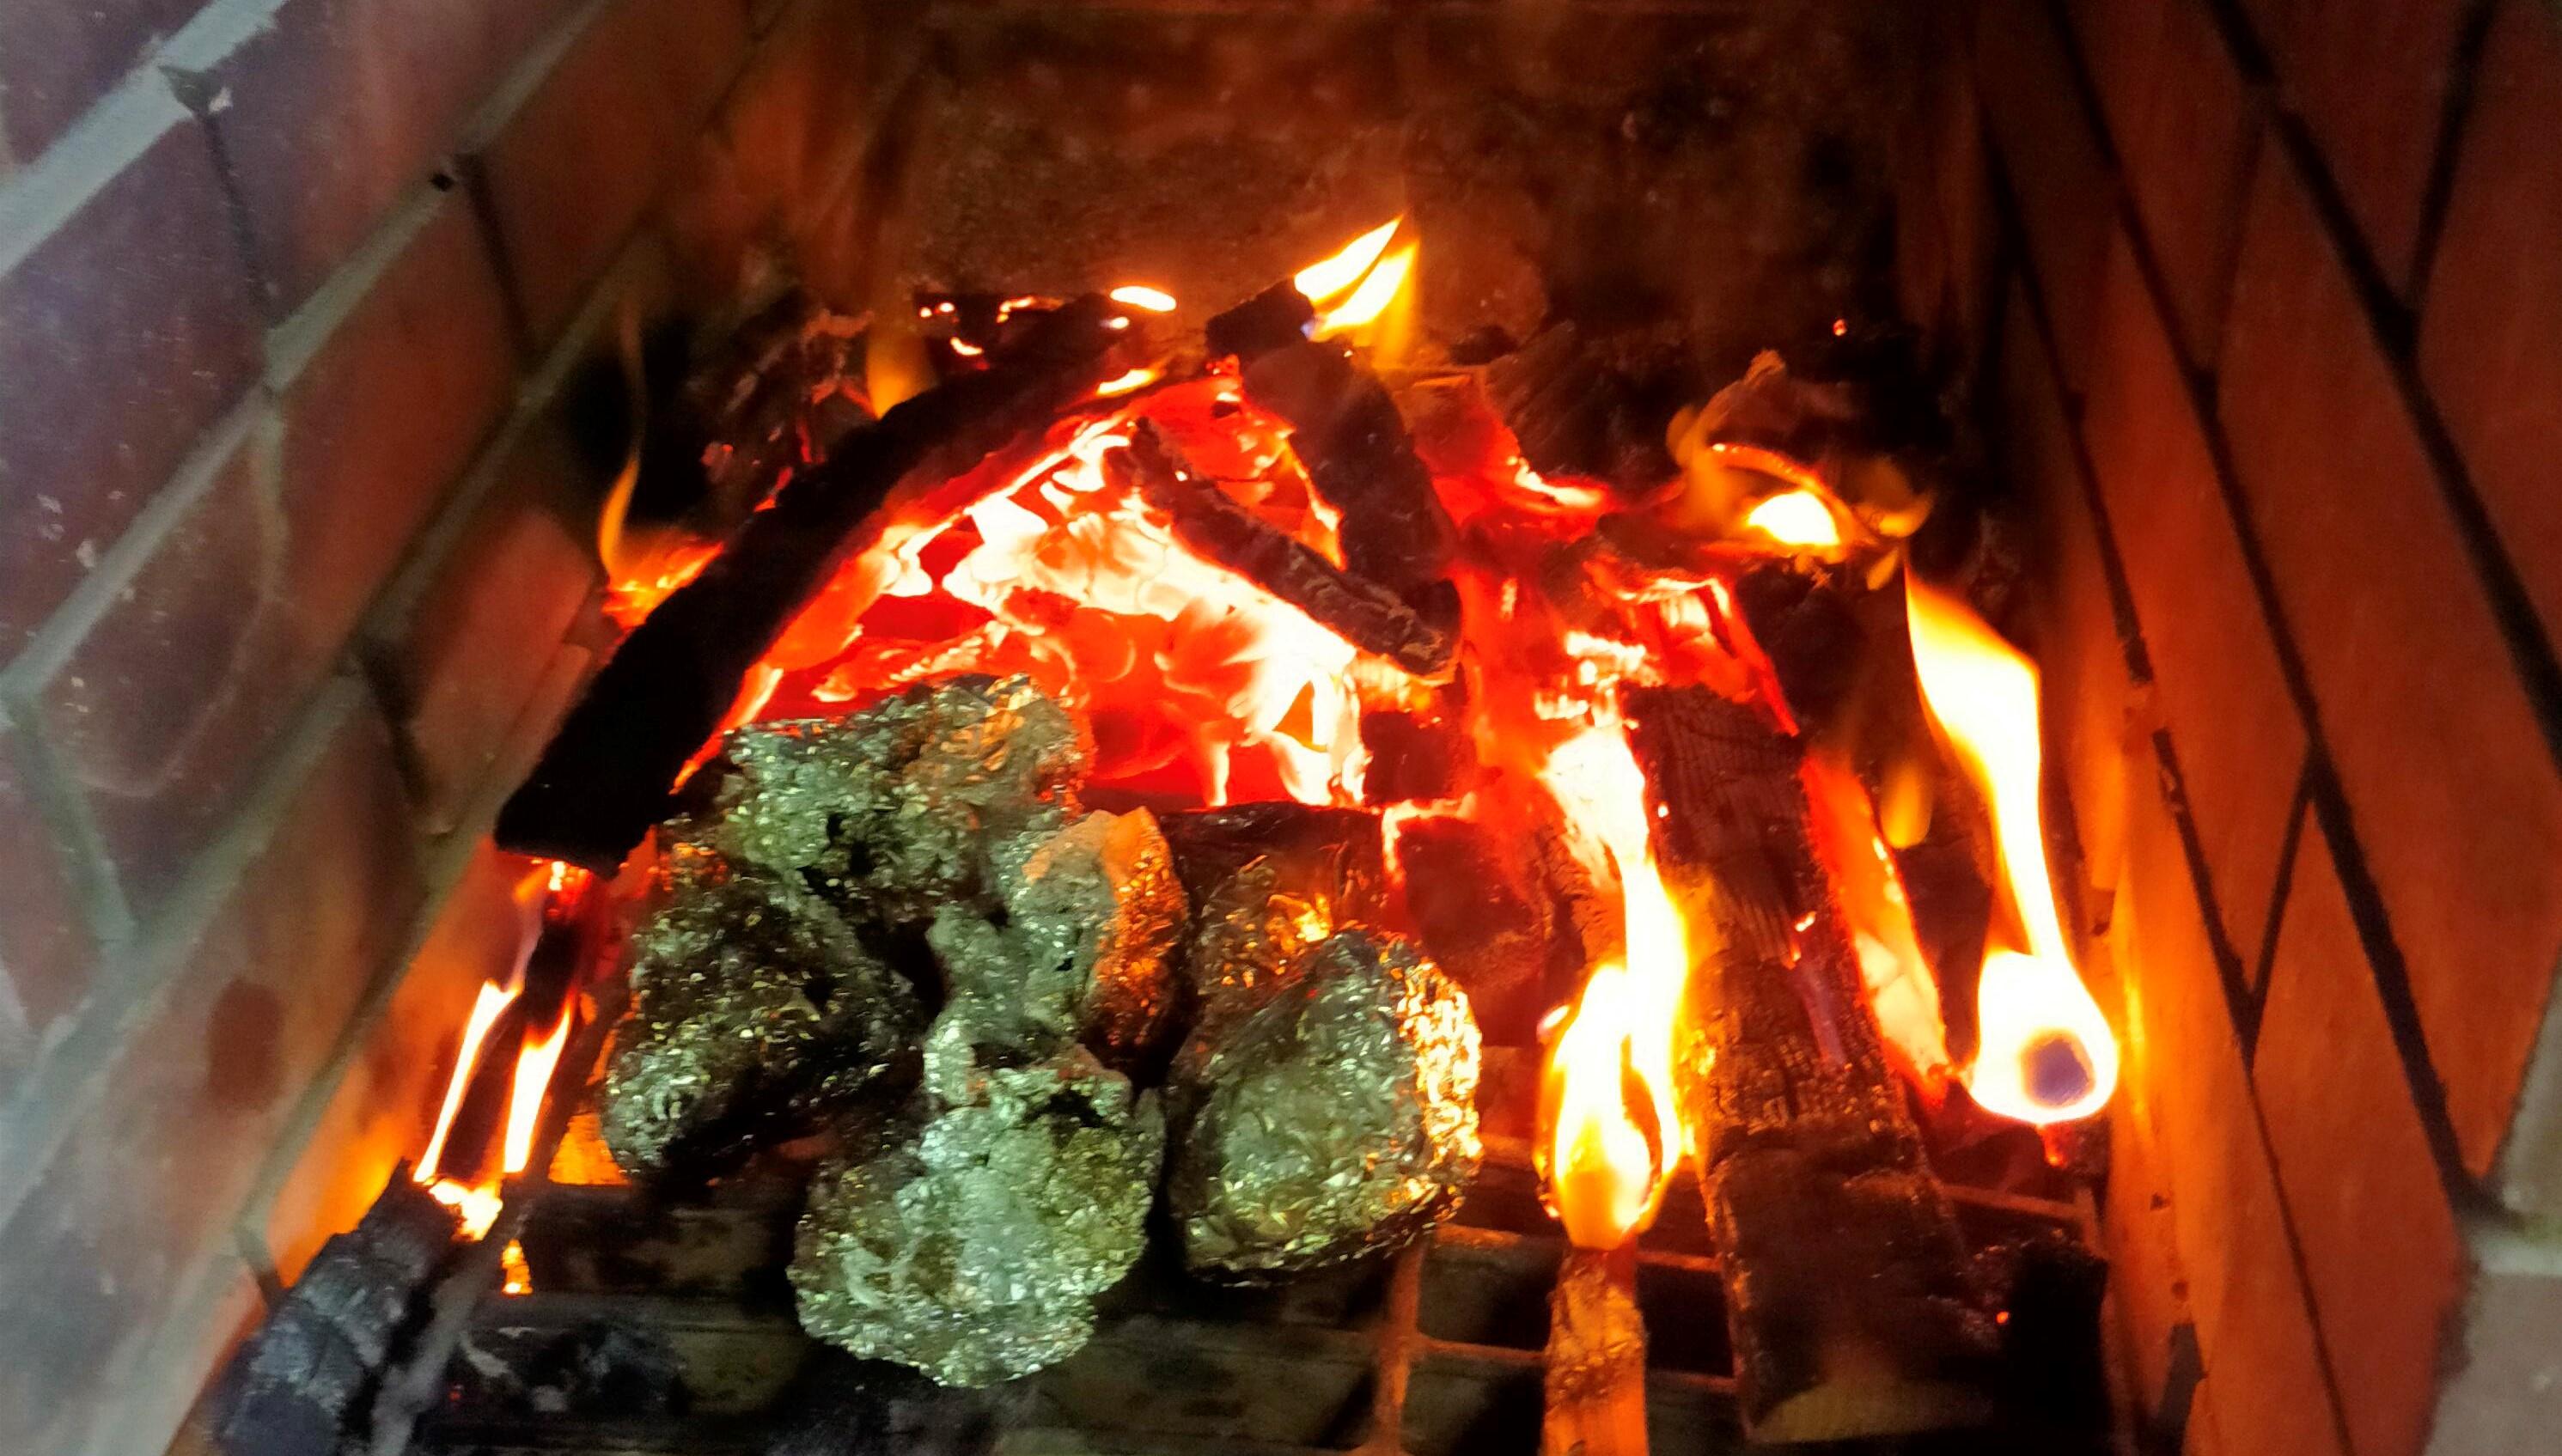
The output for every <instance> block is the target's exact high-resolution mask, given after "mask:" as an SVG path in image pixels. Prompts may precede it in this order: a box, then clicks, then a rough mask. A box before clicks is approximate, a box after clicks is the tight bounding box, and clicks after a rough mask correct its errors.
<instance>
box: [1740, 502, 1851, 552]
mask: <svg viewBox="0 0 2562 1456" xmlns="http://www.w3.org/2000/svg"><path fill="white" fill-rule="evenodd" d="M1743 524H1744V526H1745V527H1746V528H1748V529H1750V530H1755V531H1759V532H1760V533H1761V534H1762V535H1764V536H1767V537H1769V538H1770V539H1771V540H1773V541H1776V542H1778V543H1779V544H1780V545H1782V546H1801V547H1805V548H1807V549H1810V550H1829V549H1831V548H1832V547H1836V546H1839V545H1840V544H1841V543H1842V536H1841V523H1840V522H1839V521H1836V520H1834V519H1833V513H1832V508H1831V507H1830V506H1827V505H1825V504H1824V500H1823V497H1822V496H1820V495H1817V494H1816V493H1815V492H1813V491H1811V490H1782V491H1780V492H1779V493H1778V494H1776V495H1772V496H1769V497H1767V498H1765V499H1763V500H1762V501H1761V502H1760V503H1759V504H1757V505H1755V506H1753V507H1752V508H1751V509H1750V510H1748V511H1745V512H1744V513H1743Z"/></svg>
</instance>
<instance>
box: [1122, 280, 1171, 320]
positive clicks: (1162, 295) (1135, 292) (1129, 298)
mask: <svg viewBox="0 0 2562 1456" xmlns="http://www.w3.org/2000/svg"><path fill="white" fill-rule="evenodd" d="M1112 301H1113V302H1115V303H1127V304H1129V305H1130V306H1131V307H1133V308H1144V309H1146V310H1147V311H1149V312H1150V313H1172V312H1174V311H1175V295H1174V294H1172V293H1169V292H1167V291H1166V290H1165V289H1163V288H1152V287H1149V286H1148V285H1147V284H1145V283H1123V284H1122V285H1121V286H1120V287H1117V288H1114V289H1113V290H1112Z"/></svg>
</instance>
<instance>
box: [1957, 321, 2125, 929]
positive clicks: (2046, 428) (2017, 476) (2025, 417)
mask: <svg viewBox="0 0 2562 1456" xmlns="http://www.w3.org/2000/svg"><path fill="white" fill-rule="evenodd" d="M1999 368H2000V373H1999V380H2000V393H1999V399H2000V409H2001V413H2000V418H1999V420H1998V422H1997V423H1996V425H1995V438H1996V439H1998V440H1999V441H2000V442H2002V445H2003V461H2002V463H2003V470H2004V473H2005V474H2006V475H2007V476H2008V478H2009V481H2010V484H2011V486H2012V488H2013V489H2015V490H2017V491H2018V492H2019V493H2020V495H2021V496H2022V497H2023V498H2024V499H2026V500H2027V501H2029V502H2030V513H2031V516H2032V519H2033V520H2034V521H2035V524H2036V548H2035V549H2036V552H2037V560H2038V561H2039V562H2041V563H2042V564H2043V565H2044V568H2045V569H2044V570H2043V571H2041V572H2040V573H2039V585H2040V588H2041V595H2040V597H2039V598H2038V601H2037V608H2038V619H2037V628H2038V631H2037V638H2036V640H2037V655H2038V663H2039V666H2040V667H2041V668H2042V669H2043V671H2044V672H2045V694H2044V708H2045V714H2046V719H2047V739H2048V741H2049V742H2050V743H2052V744H2054V745H2055V749H2056V755H2057V759H2058V762H2059V764H2060V765H2061V768H2062V771H2063V780H2064V785H2065V789H2066V792H2067V796H2068V798H2070V800H2071V801H2072V804H2073V822H2074V829H2075V837H2076V838H2077V840H2078V841H2079V843H2080V846H2081V850H2082V872H2083V874H2084V876H2085V877H2086V878H2087V879H2088V880H2089V882H2090V884H2091V885H2092V886H2096V887H2099V888H2101V889H2104V890H2105V889H2106V888H2108V887H2111V886H2114V885H2115V884H2116V877H2117V869H2118V865H2119V863H2120V861H2121V860H2122V857H2123V853H2124V845H2125V796H2126V769H2125V765H2126V758H2127V750H2128V745H2129V744H2130V743H2133V744H2137V745H2140V744H2141V743H2142V739H2143V733H2142V731H2140V730H2138V728H2137V726H2136V723H2135V715H2134V713H2133V711H2132V709H2133V690H2134V689H2133V683H2132V682H2131V680H2130V679H2129V678H2128V675H2127V671H2126V654H2125V645H2124V642H2123V641H2122V640H2121V639H2120V638H2119V637H2118V634H2117V612H2116V607H2115V605H2114V601H2113V599H2112V597H2111V595H2110V589H2109V586H2108V577H2107V568H2106V566H2105V562H2104V559H2103V557H2102V551H2101V545H2100V536H2099V529H2098V526H2097V523H2096V522H2095V521H2094V519H2093V518H2092V515H2091V497H2090V492H2089V490H2088V489H2087V488H2086V487H2085V485H2084V483H2083V477H2082V466H2081V462H2080V459H2079V457H2078V455H2077V454H2076V452H2075V450H2074V443H2073V434H2072V427H2071V425H2070V424H2069V423H2068V422H2067V421H2066V419H2065V416H2064V399H2063V395H2062V393H2061V389H2062V386H2061V384H2060V383H2059V382H2058V380H2057V379H2056V375H2055V365H2054V360H2053V358H2052V357H2051V356H2050V355H2049V354H2048V353H2047V350H2046V345H2045V343H2044V341H2043V340H2041V339H2040V338H2039V337H2038V336H2037V330H2036V328H2035V326H2034V325H2033V323H2032V321H2031V319H2030V316H2029V311H2028V302H2027V299H2026V297H2025V296H2024V295H2022V294H2021V293H2019V292H2018V291H2017V290H2016V289H2014V291H2013V293H2012V295H2011V299H2010V302H2009V304H2008V306H2007V308H2006V310H2005V312H2004V314H2003V329H2002V342H2001V357H2000V360H1999ZM2142 751H2143V752H2144V753H2145V754H2147V755H2149V752H2150V750H2149V749H2148V748H2146V749H2143V750H2142ZM2078 903H2082V904H2085V905H2086V907H2087V906H2090V905H2091V904H2092V901H2091V900H2083V901H2079V902H2078ZM2097 904H2098V905H2100V906H2105V900H2098V901H2097ZM2076 918H2077V919H2080V918H2083V917H2078V916H2077V917H2076Z"/></svg>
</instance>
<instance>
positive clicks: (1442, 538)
mask: <svg viewBox="0 0 2562 1456" xmlns="http://www.w3.org/2000/svg"><path fill="white" fill-rule="evenodd" d="M1245 396H1246V398H1247V399H1248V400H1249V401H1251V402H1252V403H1253V404H1254V405H1255V407H1256V408H1258V409H1263V410H1268V411H1270V412H1271V413H1272V414H1275V415H1278V416H1279V417H1281V418H1282V419H1284V420H1286V421H1288V422H1289V423H1290V425H1291V427H1292V436H1291V448H1292V449H1293V450H1295V451H1297V452H1298V455H1299V460H1300V463H1302V464H1304V465H1305V466H1307V469H1308V479H1309V482H1310V483H1311V484H1313V485H1314V486H1315V487H1316V491H1317V494H1318V495H1319V496H1320V497H1322V498H1323V499H1324V500H1325V502H1326V503H1327V504H1328V505H1330V506H1333V507H1334V508H1335V510H1336V511H1337V512H1339V513H1340V514H1341V516H1342V519H1343V541H1344V564H1345V566H1347V567H1348V568H1350V569H1351V571H1352V572H1353V574H1354V575H1356V576H1361V577H1367V578H1368V579H1370V580H1371V581H1373V582H1376V583H1378V584H1379V585H1380V586H1383V587H1385V588H1387V589H1388V590H1389V591H1391V592H1393V593H1395V594H1396V596H1397V597H1398V598H1399V599H1400V600H1401V601H1403V602H1404V603H1405V605H1406V606H1408V607H1410V608H1412V609H1413V610H1414V612H1415V615H1417V616H1418V617H1420V618H1422V619H1423V621H1424V622H1425V623H1426V624H1428V625H1429V626H1431V627H1433V628H1435V629H1437V630H1439V631H1440V632H1442V633H1444V634H1446V635H1450V636H1453V637H1455V636H1456V635H1457V632H1458V627H1459V591H1458V588H1457V587H1456V586H1455V585H1454V584H1452V582H1451V581H1450V562H1451V556H1452V553H1453V551H1454V550H1455V549H1456V547H1455V542H1456V533H1455V532H1454V530H1453V529H1452V527H1451V524H1450V517H1449V515H1448V513H1447V512H1445V511H1444V510H1443V509H1442V508H1441V500H1440V497H1439V496H1437V495H1435V494H1434V493H1433V490H1432V472H1431V471H1430V470H1428V469H1426V468H1425V467H1424V464H1423V461H1422V460H1421V459H1420V458H1418V457H1417V456H1416V455H1415V454H1414V441H1413V439H1412V437H1410V436H1409V435H1408V434H1407V433H1406V429H1405V420H1404V417H1403V416H1401V415H1399V414H1398V413H1397V411H1396V401H1395V400H1394V399H1392V398H1390V397H1389V395H1388V392H1387V386H1386V385H1384V384H1382V383H1380V382H1379V380H1378V378H1377V376H1375V375H1373V374H1371V373H1370V372H1369V371H1367V370H1365V369H1363V368H1362V367H1361V366H1360V365H1358V364H1356V363H1354V362H1353V358H1352V355H1351V354H1350V353H1348V352H1346V351H1345V350H1344V349H1343V347H1342V346H1340V345H1337V344H1322V343H1313V342H1302V343H1294V344H1287V345H1284V346H1282V347H1280V348H1277V349H1273V350H1271V351H1270V352H1268V353H1266V354H1264V355H1263V356H1262V357H1260V358H1258V359H1256V360H1255V361H1254V362H1252V363H1251V364H1248V365H1247V366H1246V368H1245Z"/></svg>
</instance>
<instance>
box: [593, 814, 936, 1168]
mask: <svg viewBox="0 0 2562 1456" xmlns="http://www.w3.org/2000/svg"><path fill="white" fill-rule="evenodd" d="M666 896H667V898H666V901H665V903H664V904H662V905H661V906H660V907H659V908H658V909H657V911H656V912H655V913H653V914H652V915H650V916H649V918H648V919H646V920H645V921H643V922H642V923H641V925H640V929H639V930H638V931H636V932H635V933H634V935H633V938H632V971H631V977H632V992H633V997H632V1012H631V1014H630V1015H629V1016H628V1017H626V1018H625V1020H624V1021H623V1023H622V1024H621V1026H619V1027H618V1028H617V1030H616V1033H615V1049H614V1056H613V1059H612V1060H611V1061H610V1062H609V1063H608V1064H607V1069H606V1082H605V1090H604V1094H603V1097H602V1100H601V1105H600V1108H599V1112H600V1121H601V1124H602V1127H603V1131H604V1135H605V1141H606V1146H607V1147H609V1148H611V1149H612V1150H613V1153H614V1158H615V1162H616V1163H617V1164H618V1165H619V1166H620V1167H621V1168H622V1169H623V1170H624V1171H625V1172H627V1173H631V1174H634V1175H638V1176H643V1177H648V1176H658V1175H664V1174H668V1173H671V1172H675V1171H679V1170H682V1171H685V1172H689V1173H697V1174H709V1173H716V1172H719V1171H720V1170H721V1168H722V1167H724V1166H725V1165H728V1164H730V1163H733V1162H735V1161H736V1160H737V1159H738V1158H739V1157H741V1156H743V1155H744V1154H745V1153H746V1152H747V1151H748V1149H749V1148H750V1147H752V1146H753V1145H754V1144H755V1143H756V1142H757V1141H759V1140H760V1139H764V1138H768V1137H773V1136H791V1135H794V1134H797V1133H800V1132H806V1131H808V1130H809V1129H810V1128H811V1127H812V1126H814V1125H816V1124H817V1123H818V1122H819V1121H820V1120H821V1119H823V1118H825V1117H829V1116H833V1115H836V1114H838V1113H841V1112H842V1111H844V1110H845V1109H847V1108H848V1107H851V1106H853V1105H854V1104H856V1103H857V1102H860V1101H862V1100H864V1099H867V1098H877V1097H880V1096H882V1095H883V1094H884V1093H887V1092H892V1091H894V1090H895V1089H896V1088H898V1087H899V1086H902V1085H904V1084H908V1083H912V1082H913V1080H914V1079H915V1077H916V1074H917V1064H918V1043H919V1040H920V1038H921V1037H922V1036H923V1034H924V1032H925V1029H926V1017H925V1011H924V1007H923V1006H922V1005H921V1004H920V1003H919V1001H918V1000H917V996H916V992H915V989H914V988H913V987H911V986H910V985H909V984H908V982H907V980H906V979H905V978H904V977H902V976H900V975H898V974H897V973H896V972H894V971H892V970H891V969H889V968H888V967H886V966H884V965H882V964H881V963H880V961H879V960H878V959H876V958H875V957H873V956H872V955H871V954H870V953H869V952H868V951H866V950H865V949H864V948H863V946H862V944H861V942H860V941H858V940H857V939H856V938H855V936H854V932H853V929H852V927H850V926H849V925H847V924H846V923H845V920H844V918H843V917H842V916H841V915H839V914H838V913H837V912H836V910H835V908H834V907H833V906H831V905H830V904H828V902H827V901H825V900H823V899H822V898H820V897H819V896H818V895H816V894H814V893H812V892H810V891H809V890H807V889H804V888H802V887H801V886H799V885H798V884H796V883H794V882H792V881H790V880H784V879H776V878H772V877H770V876H766V875H762V874H757V873H754V872H750V871H742V870H738V869H736V868H735V867H734V866H730V865H728V864H726V863H724V862H722V861H720V860H719V859H718V858H717V857H716V856H712V855H709V854H705V853H702V852H700V851H688V852H686V853H683V854H681V855H679V856H677V857H676V862H675V864H674V865H673V866H672V868H671V872H670V874H669V876H668V879H667V887H666Z"/></svg>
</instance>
